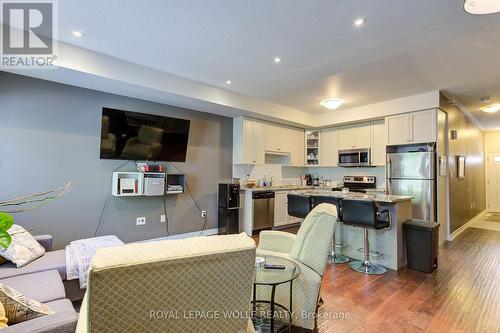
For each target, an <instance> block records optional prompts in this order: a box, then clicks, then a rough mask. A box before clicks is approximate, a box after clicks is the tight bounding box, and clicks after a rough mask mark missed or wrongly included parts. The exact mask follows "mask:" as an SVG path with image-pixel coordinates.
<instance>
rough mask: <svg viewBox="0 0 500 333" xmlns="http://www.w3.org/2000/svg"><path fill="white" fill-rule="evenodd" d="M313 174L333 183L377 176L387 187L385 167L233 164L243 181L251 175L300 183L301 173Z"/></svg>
mask: <svg viewBox="0 0 500 333" xmlns="http://www.w3.org/2000/svg"><path fill="white" fill-rule="evenodd" d="M306 173H307V174H312V175H314V176H316V175H317V176H318V178H320V179H321V177H324V179H330V180H331V181H332V182H333V183H342V179H343V177H344V176H375V177H377V188H385V167H374V168H338V167H329V168H320V167H314V168H306V167H304V168H297V167H290V166H283V165H278V164H263V165H233V177H236V178H240V179H241V180H242V181H243V180H245V179H246V176H247V175H250V179H253V180H258V179H259V178H264V177H272V178H273V185H287V184H299V183H300V175H301V174H306Z"/></svg>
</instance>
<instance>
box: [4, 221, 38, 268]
mask: <svg viewBox="0 0 500 333" xmlns="http://www.w3.org/2000/svg"><path fill="white" fill-rule="evenodd" d="M9 234H10V236H11V238H12V241H11V243H10V245H9V247H8V248H7V249H6V250H3V249H0V255H1V256H2V257H4V258H5V259H7V260H10V261H12V262H13V263H14V264H16V265H17V267H23V266H25V265H26V264H29V263H30V262H32V261H33V260H35V259H36V258H38V257H40V256H42V255H43V254H44V253H45V249H44V248H43V247H42V246H41V245H40V243H38V242H37V241H36V239H35V238H33V236H32V235H31V234H30V233H29V232H27V231H26V230H25V229H24V228H23V227H21V226H20V225H17V224H14V225H13V226H12V227H10V229H9Z"/></svg>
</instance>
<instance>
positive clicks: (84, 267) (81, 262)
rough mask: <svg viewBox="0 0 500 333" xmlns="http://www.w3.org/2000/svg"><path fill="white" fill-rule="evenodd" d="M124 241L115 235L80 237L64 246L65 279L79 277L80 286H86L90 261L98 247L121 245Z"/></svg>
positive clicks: (82, 287)
mask: <svg viewBox="0 0 500 333" xmlns="http://www.w3.org/2000/svg"><path fill="white" fill-rule="evenodd" d="M123 244H124V243H123V242H122V241H121V240H120V239H119V238H118V237H116V236H102V237H95V238H88V239H80V240H76V241H73V242H71V243H70V244H69V245H67V246H66V279H68V280H76V279H80V288H81V289H85V288H87V278H88V272H89V269H90V262H91V261H92V258H93V257H94V255H95V252H96V250H97V249H99V248H103V247H111V246H121V245H123Z"/></svg>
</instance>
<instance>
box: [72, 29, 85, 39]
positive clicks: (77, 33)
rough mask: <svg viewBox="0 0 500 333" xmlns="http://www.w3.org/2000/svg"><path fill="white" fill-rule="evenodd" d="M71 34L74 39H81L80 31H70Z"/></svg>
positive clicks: (81, 33)
mask: <svg viewBox="0 0 500 333" xmlns="http://www.w3.org/2000/svg"><path fill="white" fill-rule="evenodd" d="M71 33H72V34H73V36H74V37H76V38H82V37H83V32H81V31H76V30H75V31H72V32H71Z"/></svg>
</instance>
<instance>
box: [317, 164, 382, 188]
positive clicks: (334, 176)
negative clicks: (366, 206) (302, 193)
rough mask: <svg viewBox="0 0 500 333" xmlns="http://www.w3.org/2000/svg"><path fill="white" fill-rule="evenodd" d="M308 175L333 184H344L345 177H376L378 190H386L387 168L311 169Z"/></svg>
mask: <svg viewBox="0 0 500 333" xmlns="http://www.w3.org/2000/svg"><path fill="white" fill-rule="evenodd" d="M308 173H310V174H311V175H313V176H318V178H320V180H321V177H324V179H330V180H331V181H332V182H333V183H342V181H343V177H344V176H374V177H376V178H377V188H385V167H372V168H339V167H331V168H320V167H318V168H309V169H308Z"/></svg>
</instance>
